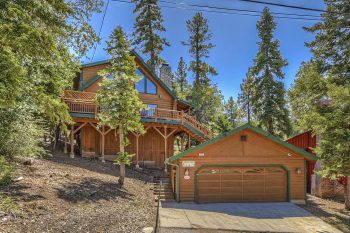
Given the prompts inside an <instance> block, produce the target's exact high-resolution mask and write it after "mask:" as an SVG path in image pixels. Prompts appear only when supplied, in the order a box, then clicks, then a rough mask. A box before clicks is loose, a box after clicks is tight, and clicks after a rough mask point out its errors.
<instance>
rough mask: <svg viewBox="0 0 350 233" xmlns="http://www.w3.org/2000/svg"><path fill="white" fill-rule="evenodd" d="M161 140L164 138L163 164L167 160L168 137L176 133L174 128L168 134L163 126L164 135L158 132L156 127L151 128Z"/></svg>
mask: <svg viewBox="0 0 350 233" xmlns="http://www.w3.org/2000/svg"><path fill="white" fill-rule="evenodd" d="M153 128H154V129H155V130H156V131H157V132H158V133H159V134H160V135H161V136H162V137H163V138H164V162H165V160H166V159H167V142H168V140H167V139H168V137H170V136H171V135H172V134H173V133H175V131H176V128H175V129H174V130H173V131H171V132H170V133H168V132H167V127H166V126H164V134H163V133H162V132H161V131H160V130H159V129H157V127H153ZM165 172H167V170H166V166H165Z"/></svg>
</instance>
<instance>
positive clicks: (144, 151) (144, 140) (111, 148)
mask: <svg viewBox="0 0 350 233" xmlns="http://www.w3.org/2000/svg"><path fill="white" fill-rule="evenodd" d="M106 130H107V129H106ZM81 134H82V143H81V144H82V145H81V146H82V155H83V156H91V154H92V153H93V152H94V153H95V155H96V156H97V155H101V151H100V150H101V148H100V145H101V142H100V141H101V136H100V134H99V133H98V132H97V131H96V130H95V129H94V128H93V127H92V126H90V125H85V126H84V127H83V128H82V129H81ZM127 137H128V139H129V141H130V144H129V145H128V146H127V147H126V151H127V152H129V153H132V154H135V153H136V137H135V136H134V135H133V134H129V135H127ZM167 140H168V141H167V157H170V156H172V155H173V154H174V140H175V138H174V135H171V136H169V138H168V139H167ZM118 151H119V140H118V137H117V138H116V137H115V130H111V131H110V132H109V133H108V134H106V135H105V158H106V159H114V158H115V155H116V153H117V152H118ZM164 152H165V151H164V139H163V137H162V136H161V135H160V134H159V133H158V132H157V131H156V130H154V129H153V128H149V129H148V130H147V132H146V134H145V135H142V136H140V138H139V162H140V163H141V164H142V161H154V162H155V165H160V166H162V165H163V164H164ZM133 161H136V155H135V156H134V157H133Z"/></svg>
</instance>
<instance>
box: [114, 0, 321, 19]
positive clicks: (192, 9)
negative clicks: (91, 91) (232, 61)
mask: <svg viewBox="0 0 350 233" xmlns="http://www.w3.org/2000/svg"><path fill="white" fill-rule="evenodd" d="M113 1H115V2H122V3H132V2H130V1H127V0H113ZM159 2H160V1H159ZM163 2H164V1H163ZM168 3H170V2H168ZM171 4H177V5H178V6H166V5H160V7H163V8H171V9H179V10H190V11H199V12H209V13H219V14H229V15H245V16H255V17H260V16H261V13H262V12H259V11H257V12H254V11H251V12H252V13H259V14H246V13H240V12H232V10H233V9H232V8H227V9H226V10H229V11H217V10H205V9H195V8H189V7H187V8H184V7H183V6H184V5H185V4H183V3H181V4H178V3H174V2H171ZM181 5H182V6H181ZM202 8H209V7H204V6H203V7H202ZM214 8H215V7H214ZM222 10H224V8H223V9H222ZM236 10H240V9H236ZM244 11H248V10H244ZM279 14H283V13H279ZM313 17H318V16H313ZM275 18H279V19H295V20H312V21H320V19H319V18H303V17H287V16H285V17H284V16H275Z"/></svg>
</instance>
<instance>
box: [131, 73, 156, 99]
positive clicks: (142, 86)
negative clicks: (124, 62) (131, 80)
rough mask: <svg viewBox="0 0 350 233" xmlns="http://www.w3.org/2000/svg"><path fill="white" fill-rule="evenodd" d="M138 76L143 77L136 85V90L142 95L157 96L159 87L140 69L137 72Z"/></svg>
mask: <svg viewBox="0 0 350 233" xmlns="http://www.w3.org/2000/svg"><path fill="white" fill-rule="evenodd" d="M136 75H137V76H140V77H142V79H141V80H140V81H138V82H137V83H136V85H135V88H136V90H137V91H138V92H140V93H146V94H157V86H156V84H155V83H154V82H152V80H150V79H149V78H148V77H147V76H146V75H145V74H144V73H143V72H142V71H141V70H140V69H137V70H136Z"/></svg>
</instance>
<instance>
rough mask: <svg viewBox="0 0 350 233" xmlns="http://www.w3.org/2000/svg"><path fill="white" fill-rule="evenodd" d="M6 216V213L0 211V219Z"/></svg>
mask: <svg viewBox="0 0 350 233" xmlns="http://www.w3.org/2000/svg"><path fill="white" fill-rule="evenodd" d="M5 215H6V213H5V212H2V211H1V210H0V218H1V217H4V216H5Z"/></svg>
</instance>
